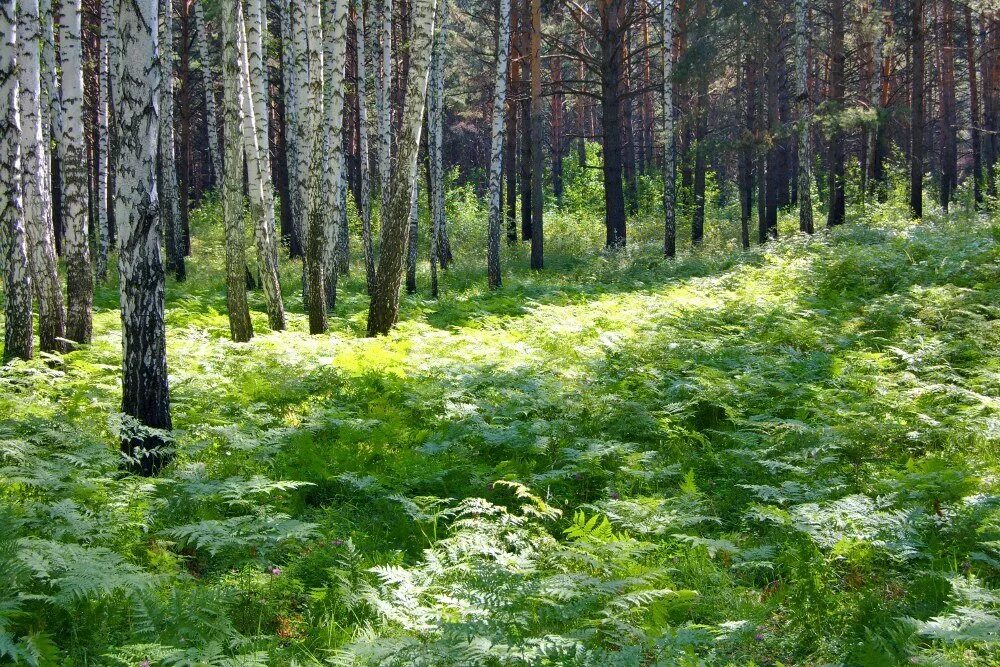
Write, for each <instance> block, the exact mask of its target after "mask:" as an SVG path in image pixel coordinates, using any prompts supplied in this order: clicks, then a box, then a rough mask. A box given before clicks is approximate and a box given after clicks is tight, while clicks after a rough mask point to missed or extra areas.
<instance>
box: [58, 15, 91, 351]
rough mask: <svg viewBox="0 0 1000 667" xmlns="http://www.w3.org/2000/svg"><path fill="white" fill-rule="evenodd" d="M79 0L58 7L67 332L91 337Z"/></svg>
mask: <svg viewBox="0 0 1000 667" xmlns="http://www.w3.org/2000/svg"><path fill="white" fill-rule="evenodd" d="M80 10H81V2H80V0H63V1H62V3H61V5H60V11H59V42H60V43H59V46H60V48H59V54H60V60H61V62H60V70H61V72H62V96H61V99H62V146H63V149H62V151H63V152H62V155H61V158H62V178H63V180H62V183H63V210H64V218H63V220H64V223H65V244H64V246H63V253H64V255H65V257H66V305H67V311H66V337H67V338H68V339H70V340H72V341H75V342H77V343H89V342H90V339H91V335H92V331H93V323H92V322H93V303H94V271H93V266H92V265H91V262H90V234H89V229H88V222H89V221H88V219H87V206H88V202H87V197H88V190H87V178H88V176H87V153H86V146H85V145H84V138H83V67H82V62H81V61H82V55H83V42H82V41H81V36H80Z"/></svg>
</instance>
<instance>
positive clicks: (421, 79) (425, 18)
mask: <svg viewBox="0 0 1000 667" xmlns="http://www.w3.org/2000/svg"><path fill="white" fill-rule="evenodd" d="M413 5H414V6H413V16H414V21H413V32H412V34H411V36H410V72H409V77H408V79H407V90H406V102H405V105H404V109H403V118H402V120H403V123H402V125H401V132H400V136H399V142H398V144H397V159H396V161H395V163H394V169H393V175H392V178H391V179H390V190H389V200H388V201H389V205H388V207H387V208H386V216H385V219H384V221H383V226H382V244H381V248H380V252H379V261H378V267H377V269H376V271H375V289H374V291H373V293H372V300H371V306H370V308H369V310H368V335H369V336H376V335H378V334H387V333H388V332H389V329H390V328H392V326H393V324H395V322H396V319H397V317H398V316H399V284H400V281H401V280H402V277H403V276H402V270H403V254H404V251H405V248H406V235H407V222H408V219H409V214H410V197H411V189H412V188H413V184H414V182H415V180H416V177H417V149H418V147H419V146H420V127H421V122H422V118H423V115H424V103H425V100H426V95H427V73H428V69H429V66H430V59H431V48H432V45H433V41H434V18H435V9H436V5H437V2H436V0H414V3H413Z"/></svg>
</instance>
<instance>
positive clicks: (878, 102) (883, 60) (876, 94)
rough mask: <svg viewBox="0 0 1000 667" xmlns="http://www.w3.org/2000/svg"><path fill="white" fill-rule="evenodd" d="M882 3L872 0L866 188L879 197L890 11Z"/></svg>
mask: <svg viewBox="0 0 1000 667" xmlns="http://www.w3.org/2000/svg"><path fill="white" fill-rule="evenodd" d="M884 2H885V0H876V11H877V12H878V23H879V24H880V25H878V26H876V28H875V45H874V49H873V54H872V57H873V58H874V64H873V67H874V68H875V71H874V74H873V76H872V105H873V106H874V107H875V122H874V124H873V126H872V130H871V134H872V141H871V144H872V145H871V151H872V155H871V160H870V161H869V164H870V168H871V179H870V189H872V190H873V191H874V193H875V195H876V197H877V198H879V199H882V198H883V197H884V196H885V159H886V155H887V154H888V152H889V146H888V143H889V132H888V120H889V119H888V118H887V117H886V106H887V105H888V103H889V98H888V83H889V76H888V58H887V49H886V40H887V38H888V37H889V31H890V27H891V25H892V12H891V11H887V10H886V8H885V5H884Z"/></svg>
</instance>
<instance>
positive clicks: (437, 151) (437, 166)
mask: <svg viewBox="0 0 1000 667" xmlns="http://www.w3.org/2000/svg"><path fill="white" fill-rule="evenodd" d="M447 6H448V5H447V2H446V0H438V9H437V16H438V18H437V20H436V21H435V24H436V25H437V37H436V38H435V40H434V50H433V53H432V56H431V71H430V78H429V81H428V84H427V85H428V91H427V156H428V168H429V171H428V177H429V178H428V197H429V199H430V214H431V230H430V232H431V234H430V239H431V255H430V262H431V295H432V296H433V297H434V298H437V296H438V276H437V267H438V265H440V266H441V268H442V269H445V268H447V267H448V263H449V262H450V261H451V256H450V255H451V251H450V248H449V247H448V246H449V243H448V235H447V221H446V220H445V196H444V195H445V192H444V155H443V152H442V142H443V140H444V58H445V35H446V34H447V31H446V28H447V17H448V13H447Z"/></svg>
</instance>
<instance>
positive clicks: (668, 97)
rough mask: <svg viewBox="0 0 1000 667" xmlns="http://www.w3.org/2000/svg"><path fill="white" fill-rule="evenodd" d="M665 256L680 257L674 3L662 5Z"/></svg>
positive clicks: (669, 1) (669, 2) (668, 1)
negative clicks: (675, 112)
mask: <svg viewBox="0 0 1000 667" xmlns="http://www.w3.org/2000/svg"><path fill="white" fill-rule="evenodd" d="M662 24H663V48H662V49H661V51H660V54H661V55H660V57H661V60H662V61H663V95H662V99H663V223H664V226H663V253H664V254H665V255H666V256H667V257H671V258H672V257H674V256H676V254H677V220H676V217H675V216H676V208H677V174H676V171H677V139H676V131H675V129H674V81H673V76H674V74H673V73H674V57H673V44H674V3H673V0H665V1H664V2H663V16H662Z"/></svg>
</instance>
